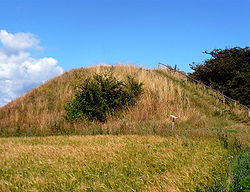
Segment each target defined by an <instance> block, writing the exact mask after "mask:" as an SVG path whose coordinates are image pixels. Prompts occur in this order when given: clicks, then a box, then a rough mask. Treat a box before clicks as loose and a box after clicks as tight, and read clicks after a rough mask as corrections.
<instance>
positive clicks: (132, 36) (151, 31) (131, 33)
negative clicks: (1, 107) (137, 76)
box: [0, 0, 250, 104]
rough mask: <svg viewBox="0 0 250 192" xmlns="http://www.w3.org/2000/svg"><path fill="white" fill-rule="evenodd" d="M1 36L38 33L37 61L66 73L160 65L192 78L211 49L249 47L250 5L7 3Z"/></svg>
mask: <svg viewBox="0 0 250 192" xmlns="http://www.w3.org/2000/svg"><path fill="white" fill-rule="evenodd" d="M0 30H5V31H6V32H8V33H9V34H16V33H32V34H34V35H35V37H36V38H37V39H39V41H40V43H39V47H42V49H39V50H38V49H32V50H31V49H30V50H29V53H30V54H31V55H32V58H37V59H38V58H54V59H55V60H56V61H57V65H58V66H60V67H62V68H63V70H64V71H65V70H69V69H72V68H79V67H89V66H91V65H93V64H99V63H107V64H115V63H117V62H124V63H132V64H136V65H139V66H144V67H147V68H153V67H157V63H158V62H159V61H160V62H163V63H166V64H169V65H172V66H174V64H177V66H178V68H180V69H182V70H184V71H186V72H190V71H191V70H190V68H189V64H190V63H192V62H193V61H195V62H201V61H203V60H204V59H205V58H207V56H206V55H205V54H203V53H202V52H203V51H205V50H212V49H214V48H222V49H224V48H226V47H234V46H240V47H245V46H249V45H250V0H68V1H66V0H65V1H64V0H60V1H59V0H0ZM4 46H5V45H3V46H2V47H4ZM34 46H35V44H34ZM0 47H1V42H0ZM57 71H58V70H57ZM0 79H1V77H0ZM0 99H1V98H0ZM0 104H1V102H0Z"/></svg>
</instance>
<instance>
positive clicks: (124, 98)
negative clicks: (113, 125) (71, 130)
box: [64, 72, 143, 122]
mask: <svg viewBox="0 0 250 192" xmlns="http://www.w3.org/2000/svg"><path fill="white" fill-rule="evenodd" d="M142 91H143V89H142V83H139V82H137V81H136V80H135V79H134V78H133V77H131V76H127V78H126V80H125V81H119V80H117V79H116V78H115V77H113V75H112V74H111V73H109V72H106V73H103V74H95V75H94V76H93V77H90V78H87V79H86V80H85V81H84V82H83V83H82V84H81V85H80V86H79V89H78V91H77V92H76V94H75V97H74V98H73V100H72V101H69V102H68V103H66V104H65V105H64V109H65V110H66V116H65V118H66V119H67V120H70V121H72V120H82V119H85V120H99V121H101V122H104V121H106V119H107V116H108V115H114V114H115V113H116V112H117V111H120V110H123V109H126V108H127V107H128V106H131V105H135V104H136V100H137V98H138V96H139V95H140V94H141V93H142Z"/></svg>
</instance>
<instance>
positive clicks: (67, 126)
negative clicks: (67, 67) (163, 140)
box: [0, 65, 249, 143]
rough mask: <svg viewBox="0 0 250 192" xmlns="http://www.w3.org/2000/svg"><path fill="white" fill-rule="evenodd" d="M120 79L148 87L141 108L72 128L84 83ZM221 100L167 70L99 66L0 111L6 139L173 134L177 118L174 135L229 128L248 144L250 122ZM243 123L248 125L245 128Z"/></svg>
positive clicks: (54, 82)
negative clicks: (71, 115)
mask: <svg viewBox="0 0 250 192" xmlns="http://www.w3.org/2000/svg"><path fill="white" fill-rule="evenodd" d="M107 70H108V71H111V72H112V73H113V74H114V76H115V77H116V78H118V79H123V78H124V77H125V76H126V75H128V74H129V75H131V76H134V77H135V78H136V79H137V80H138V81H140V82H142V83H143V88H144V93H143V95H142V96H141V98H140V100H139V102H138V104H137V105H136V106H134V107H131V108H130V109H129V110H127V111H124V112H122V113H121V114H120V115H119V116H118V117H109V119H108V121H107V122H106V123H99V122H92V123H89V122H80V123H69V122H67V121H66V120H65V119H64V118H63V115H65V111H64V109H63V105H64V104H65V103H66V102H67V101H69V100H70V99H72V97H73V95H74V90H75V89H76V87H77V85H79V84H80V83H81V82H82V81H83V80H84V79H86V78H87V77H89V76H91V75H93V74H95V73H102V72H105V71H107ZM221 99H222V98H220V96H217V95H216V93H213V92H212V91H210V90H205V89H204V88H203V87H202V86H200V85H197V84H194V83H192V82H189V81H187V80H186V79H185V78H184V77H183V76H181V75H180V74H174V73H171V72H168V71H165V70H163V69H162V70H154V69H153V70H147V69H143V68H138V67H135V66H124V65H118V66H94V67H91V68H80V69H75V70H71V71H68V72H66V73H64V74H63V75H61V76H58V77H56V78H54V79H52V80H50V81H48V82H47V83H45V84H43V85H41V86H39V87H37V88H35V89H33V90H31V91H30V92H28V93H26V94H24V95H23V96H21V97H20V98H18V99H16V100H14V101H12V102H11V103H9V104H7V105H6V106H4V107H2V108H0V135H1V136H22V135H23V136H34V135H55V134H85V135H90V134H141V135H146V134H151V135H152V134H153V135H169V134H172V131H171V118H170V114H173V115H175V116H177V117H179V119H178V120H177V121H176V127H175V133H178V132H180V133H181V134H185V135H192V136H195V135H196V136H201V135H203V136H204V135H207V136H211V134H213V132H214V131H213V130H214V128H223V127H227V128H228V129H230V130H233V131H232V132H236V133H240V135H241V136H242V138H243V140H244V141H245V142H246V143H247V142H248V131H247V129H248V127H249V126H248V125H249V121H248V120H249V119H248V118H247V116H246V114H247V113H246V111H244V109H241V108H239V107H238V106H236V105H223V104H222V102H221ZM241 122H244V123H241Z"/></svg>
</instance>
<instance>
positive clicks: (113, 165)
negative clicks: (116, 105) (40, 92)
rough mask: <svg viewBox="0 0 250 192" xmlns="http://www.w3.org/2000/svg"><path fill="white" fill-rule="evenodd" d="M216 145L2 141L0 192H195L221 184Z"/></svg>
mask: <svg viewBox="0 0 250 192" xmlns="http://www.w3.org/2000/svg"><path fill="white" fill-rule="evenodd" d="M226 155H227V151H226V150H225V149H224V148H223V147H222V146H221V145H220V144H219V143H218V141H216V140H214V139H202V140H184V139H183V138H180V137H168V138H163V137H157V136H143V137H142V136H119V137H118V136H71V137H65V136H64V137H63V136H59V137H34V138H6V139H4V138H2V139H0V159H1V161H0V191H195V189H196V188H197V187H199V188H200V189H205V188H206V185H209V186H212V185H214V184H215V182H219V181H223V180H225V177H226V170H227V167H228V164H227V161H226V159H225V157H226Z"/></svg>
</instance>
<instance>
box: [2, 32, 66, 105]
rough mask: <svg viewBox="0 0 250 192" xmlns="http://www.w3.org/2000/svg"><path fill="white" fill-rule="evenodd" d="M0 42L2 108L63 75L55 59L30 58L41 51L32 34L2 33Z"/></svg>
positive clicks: (37, 41)
mask: <svg viewBox="0 0 250 192" xmlns="http://www.w3.org/2000/svg"><path fill="white" fill-rule="evenodd" d="M0 41H1V43H2V47H1V48H0V106H1V105H4V104H6V103H8V102H10V101H11V100H13V99H15V98H16V97H18V96H20V95H21V94H23V93H25V92H27V91H29V90H30V89H32V88H34V87H36V86H38V85H40V84H41V83H43V82H45V81H47V80H49V79H51V78H53V77H55V76H57V75H59V74H62V72H63V69H62V68H61V67H60V66H58V65H57V60H56V59H54V58H51V57H45V58H39V59H37V58H33V57H32V56H31V55H30V53H29V51H30V50H33V49H37V48H39V46H38V44H39V40H38V39H37V38H36V37H35V36H34V35H33V34H31V33H16V34H11V33H8V32H7V31H5V30H1V31H0Z"/></svg>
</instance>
